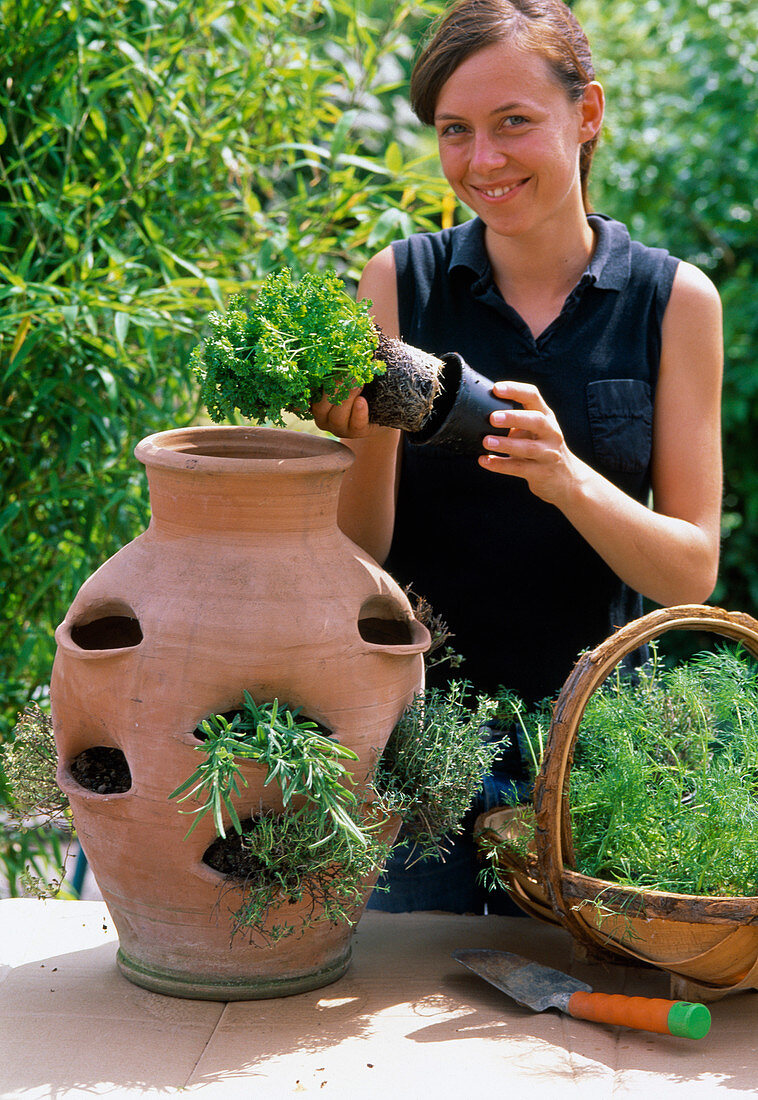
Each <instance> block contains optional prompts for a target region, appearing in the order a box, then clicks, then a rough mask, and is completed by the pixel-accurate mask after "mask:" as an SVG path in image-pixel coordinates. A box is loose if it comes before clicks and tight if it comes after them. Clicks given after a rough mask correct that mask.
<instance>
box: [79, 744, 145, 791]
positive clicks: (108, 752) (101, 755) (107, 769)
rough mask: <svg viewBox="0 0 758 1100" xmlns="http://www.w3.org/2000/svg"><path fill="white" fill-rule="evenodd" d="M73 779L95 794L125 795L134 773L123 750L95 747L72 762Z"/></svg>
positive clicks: (101, 746)
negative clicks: (130, 769)
mask: <svg viewBox="0 0 758 1100" xmlns="http://www.w3.org/2000/svg"><path fill="white" fill-rule="evenodd" d="M69 771H70V772H71V775H72V777H73V778H74V779H75V780H76V782H77V783H78V784H79V786H80V787H84V788H85V790H88V791H94V792H95V794H124V792H125V791H128V790H129V788H130V787H131V785H132V773H131V772H130V771H129V765H128V764H127V762H126V757H125V756H124V754H123V752H122V751H121V749H114V748H109V747H108V746H106V745H95V746H94V747H93V748H91V749H85V750H84V752H80V753H79V755H78V756H76V757H74V759H73V760H72V761H71V766H70V768H69Z"/></svg>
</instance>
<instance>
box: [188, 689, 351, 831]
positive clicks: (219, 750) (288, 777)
mask: <svg viewBox="0 0 758 1100" xmlns="http://www.w3.org/2000/svg"><path fill="white" fill-rule="evenodd" d="M244 698H245V703H244V708H243V709H242V710H241V711H238V712H237V713H235V714H234V715H233V717H232V718H231V720H230V719H229V718H227V717H226V716H225V715H223V714H216V715H212V716H211V717H209V718H206V719H205V720H204V721H203V722H201V723H200V727H199V729H200V731H201V733H202V734H203V738H204V739H203V741H202V742H201V743H200V744H198V746H197V750H198V752H201V753H202V754H203V760H202V762H201V763H200V764H199V765H198V767H197V768H196V769H195V771H194V772H193V773H192V775H191V776H190V777H189V779H187V780H186V781H185V782H184V783H182V784H181V785H180V786H179V787H177V788H176V790H175V791H172V792H171V794H170V796H169V797H170V798H177V799H179V801H180V802H184V801H186V800H187V799H189V798H195V799H197V800H198V801H199V800H201V799H202V802H201V804H200V806H199V807H198V808H197V809H196V810H192V811H184V812H190V813H194V814H196V815H197V816H196V817H195V821H194V822H193V823H192V825H191V826H190V828H189V830H188V832H187V836H189V835H190V833H191V832H192V831H193V830H194V829H195V827H196V826H197V824H198V822H199V821H200V820H202V818H203V817H204V816H205V814H207V813H212V814H213V822H214V825H215V827H216V832H217V833H218V835H219V836H220V837H225V836H226V829H225V826H224V818H223V811H224V809H226V811H227V812H228V814H229V818H230V819H231V823H232V825H233V827H234V829H235V831H236V832H237V833H241V832H242V826H241V823H240V819H239V815H238V814H237V811H236V809H235V806H234V802H233V796H234V795H239V793H240V783H242V784H243V785H244V786H247V785H248V784H247V780H246V779H245V776H244V774H243V772H242V770H241V768H240V762H241V761H251V762H255V763H257V764H261V765H263V766H264V767H265V768H266V770H267V775H266V784H269V783H272V782H273V781H274V780H276V781H277V782H278V783H279V786H280V787H281V791H282V798H283V802H284V805H285V807H287V806H289V805H290V803H291V802H292V799H293V798H297V797H302V798H304V799H305V801H306V805H307V806H308V807H309V808H310V811H311V812H312V813H313V814H315V816H316V819H317V820H318V822H319V824H320V825H321V826H325V825H326V824H327V822H331V832H328V831H325V832H324V836H323V838H322V840H321V841H320V842H321V843H324V842H325V841H326V840H327V839H330V838H331V837H332V836H333V835H335V834H339V835H341V836H342V837H344V838H345V840H346V841H347V842H348V843H349V842H350V840H352V841H355V842H357V844H358V845H359V846H362V847H365V846H366V845H367V844H368V840H367V837H366V834H365V832H364V830H363V829H361V828H360V827H359V826H358V825H357V824H356V822H355V820H354V817H353V816H352V815H351V814H350V813H349V812H348V811H349V808H351V807H354V806H355V805H356V797H355V793H354V792H353V791H352V790H351V789H350V788H349V787H347V786H345V784H346V783H351V784H352V782H353V780H352V776H351V775H350V773H349V772H348V771H347V770H346V768H345V761H350V760H357V759H358V757H357V756H356V754H355V753H354V752H353V751H352V750H351V749H348V748H345V747H344V746H343V745H340V744H339V743H338V742H337V741H335V740H333V739H332V738H330V737H327V736H325V735H324V734H322V733H321V732H320V731H319V727H318V725H317V724H316V723H315V722H313V721H310V720H309V719H298V717H297V716H298V714H299V712H300V708H296V709H294V710H291V709H290V708H289V707H286V706H280V704H279V702H278V700H276V699H274V701H273V703H262V704H260V705H258V704H257V703H256V702H255V701H254V699H253V697H252V696H251V695H250V693H249V692H248V691H246V692H245V693H244ZM303 809H304V807H301V808H300V810H298V811H297V813H302V812H303Z"/></svg>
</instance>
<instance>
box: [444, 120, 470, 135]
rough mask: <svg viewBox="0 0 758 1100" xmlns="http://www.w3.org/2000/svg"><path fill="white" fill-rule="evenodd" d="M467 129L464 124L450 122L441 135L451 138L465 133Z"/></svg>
mask: <svg viewBox="0 0 758 1100" xmlns="http://www.w3.org/2000/svg"><path fill="white" fill-rule="evenodd" d="M465 130H466V127H465V126H464V125H463V123H462V122H448V124H447V126H443V127H442V130H441V131H440V133H441V134H442V136H443V137H450V136H454V135H456V134H463V133H465Z"/></svg>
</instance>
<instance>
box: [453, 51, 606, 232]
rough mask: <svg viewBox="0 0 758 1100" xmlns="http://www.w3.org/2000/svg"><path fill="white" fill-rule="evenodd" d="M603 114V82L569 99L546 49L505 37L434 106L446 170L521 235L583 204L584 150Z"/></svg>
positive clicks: (485, 211)
mask: <svg viewBox="0 0 758 1100" xmlns="http://www.w3.org/2000/svg"><path fill="white" fill-rule="evenodd" d="M602 115H603V96H602V90H601V89H600V86H599V85H598V84H591V85H589V87H588V89H587V92H586V93H585V97H584V100H583V101H582V102H581V103H574V102H572V100H570V99H569V97H568V95H567V93H566V91H565V89H564V88H563V87H562V85H561V84H560V83H559V82H558V80H557V78H556V77H555V75H554V74H553V72H552V70H551V69H550V67H549V65H548V63H547V62H546V61H545V60H544V58H542V57H541V56H540V55H539V54H537V53H534V52H531V51H526V50H522V49H519V48H517V47H516V46H513V45H511V44H510V43H508V42H501V43H497V44H496V45H494V46H488V47H487V48H486V49H483V50H480V51H479V52H478V53H475V54H473V55H472V56H471V57H469V58H467V59H466V60H465V61H464V62H462V64H461V65H459V67H458V68H457V69H456V70H455V72H454V73H453V74H452V76H450V77H449V79H448V80H447V81H446V82H445V84H443V86H442V90H441V91H440V94H439V98H438V100H437V105H436V109H435V120H434V121H435V128H436V130H437V139H438V142H439V150H440V159H441V162H442V169H443V171H444V173H445V176H446V178H447V180H448V182H449V183H450V186H451V187H452V188H453V190H454V191H455V193H456V195H457V196H458V198H459V199H460V200H461V202H464V203H465V204H466V206H468V207H470V208H471V209H472V210H473V211H474V212H475V213H476V214H479V216H480V217H481V218H482V220H483V221H484V222H485V224H486V225H487V226H488V227H489V228H490V229H491V230H492V231H493V232H495V233H498V234H502V235H504V236H516V235H518V234H522V233H527V232H529V231H530V230H534V229H536V228H539V227H545V226H549V224H550V223H551V222H554V221H555V219H562V218H565V217H566V216H568V215H576V213H577V212H581V213H582V216H583V207H582V200H581V185H580V179H579V151H580V146H581V145H582V143H583V142H585V141H588V140H589V139H590V138H591V137H594V135H595V133H596V132H597V130H598V129H599V128H600V123H601V121H602Z"/></svg>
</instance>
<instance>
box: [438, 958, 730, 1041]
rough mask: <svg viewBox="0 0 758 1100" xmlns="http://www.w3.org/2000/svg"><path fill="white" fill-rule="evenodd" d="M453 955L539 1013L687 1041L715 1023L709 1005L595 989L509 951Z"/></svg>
mask: <svg viewBox="0 0 758 1100" xmlns="http://www.w3.org/2000/svg"><path fill="white" fill-rule="evenodd" d="M453 958H454V959H457V961H458V962H459V963H463V965H464V966H467V967H468V968H469V970H473V971H474V973H475V974H478V975H479V976H480V977H481V978H484V979H485V981H488V982H489V983H490V985H494V986H496V987H497V989H501V990H502V991H503V993H507V994H508V996H509V997H512V998H513V1000H514V1001H516V1002H517V1003H518V1004H520V1005H524V1006H525V1007H526V1008H531V1009H533V1010H534V1011H535V1012H544V1011H545V1009H546V1008H557V1009H559V1011H561V1012H565V1013H566V1014H567V1015H569V1016H574V1017H576V1018H577V1019H578V1020H594V1021H595V1022H596V1023H602V1024H622V1025H623V1026H624V1027H634V1028H637V1029H638V1030H640V1031H657V1032H661V1033H662V1034H664V1035H680V1036H682V1037H683V1038H685V1039H702V1038H703V1036H704V1035H707V1034H708V1031H709V1029H710V1026H711V1014H710V1012H709V1011H708V1009H707V1008H706V1007H705V1005H701V1004H691V1003H690V1002H689V1001H665V1000H662V999H659V998H651V997H625V996H623V995H622V994H609V993H593V991H592V986H589V985H586V984H585V983H584V982H579V981H577V980H576V978H572V977H570V976H569V975H568V974H563V973H562V972H561V971H560V970H552V969H551V968H550V967H548V966H540V965H539V964H538V963H535V962H531V961H530V960H529V959H522V958H521V956H520V955H512V954H511V953H510V952H509V951H489V950H487V949H486V948H482V949H480V950H471V951H454V952H453Z"/></svg>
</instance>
